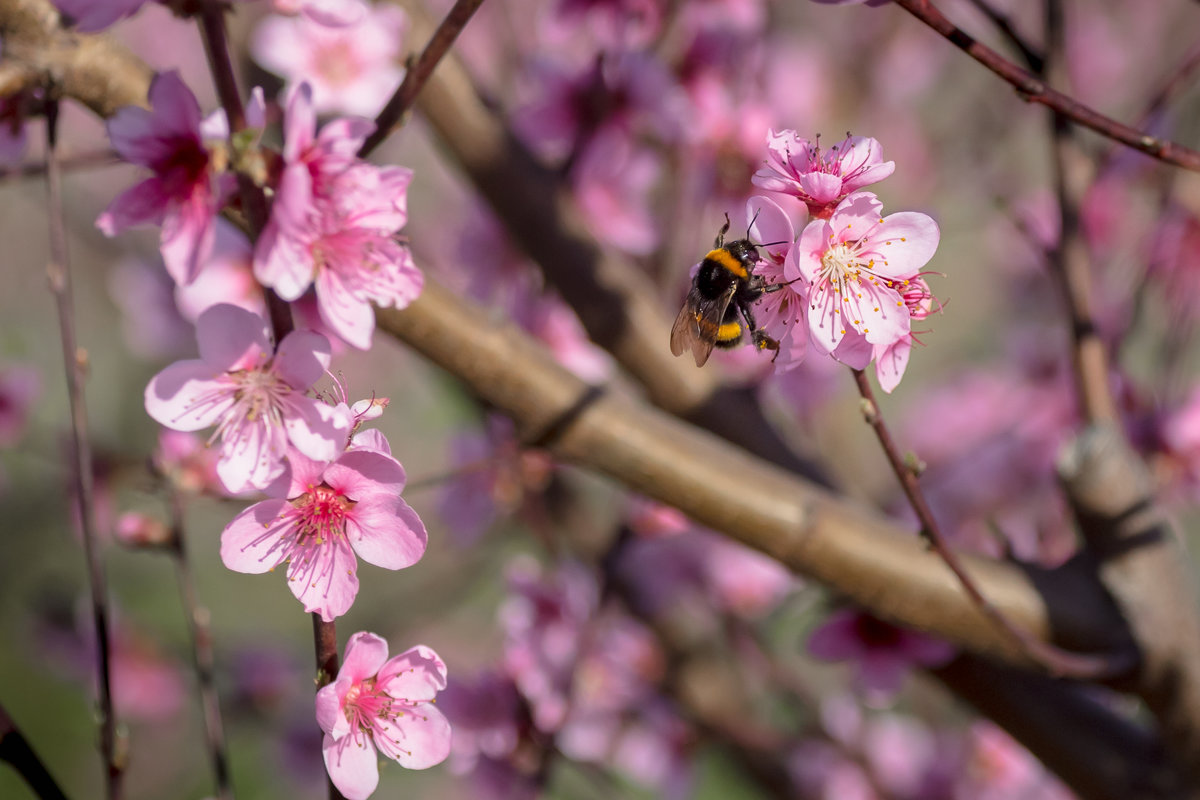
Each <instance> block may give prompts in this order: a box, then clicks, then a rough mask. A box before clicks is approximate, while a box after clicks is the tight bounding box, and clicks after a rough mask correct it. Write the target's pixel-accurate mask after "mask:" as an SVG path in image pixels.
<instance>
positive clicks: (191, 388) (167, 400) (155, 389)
mask: <svg viewBox="0 0 1200 800" xmlns="http://www.w3.org/2000/svg"><path fill="white" fill-rule="evenodd" d="M234 400H235V398H234V391H233V387H232V385H231V384H230V383H229V382H228V381H227V380H226V379H225V375H224V373H221V372H219V371H217V370H215V369H213V367H211V366H209V365H208V364H206V363H205V362H203V361H200V360H198V359H192V360H189V361H176V362H175V363H174V364H171V365H170V366H169V367H167V368H166V369H164V370H163V371H162V372H160V373H158V374H157V375H155V376H154V377H153V378H151V379H150V383H148V384H146V393H145V401H146V413H147V414H149V415H150V416H151V417H152V418H154V420H155V421H156V422H158V423H160V424H162V425H165V426H166V427H168V428H170V429H171V430H176V431H198V430H200V429H201V428H207V427H209V426H210V425H215V424H216V423H217V421H218V420H220V418H221V416H222V415H224V413H225V412H226V411H227V410H228V409H229V408H230V407H231V406H232V405H233V403H234Z"/></svg>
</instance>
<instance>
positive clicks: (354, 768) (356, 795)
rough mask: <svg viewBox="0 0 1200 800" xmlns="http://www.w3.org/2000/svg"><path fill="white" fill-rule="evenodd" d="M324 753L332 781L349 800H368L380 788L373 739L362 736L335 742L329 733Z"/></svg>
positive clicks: (343, 738)
mask: <svg viewBox="0 0 1200 800" xmlns="http://www.w3.org/2000/svg"><path fill="white" fill-rule="evenodd" d="M321 751H322V754H323V755H324V757H325V769H326V771H327V772H328V773H329V779H330V780H331V781H333V785H334V786H336V787H337V789H338V791H339V792H341V793H342V796H344V797H345V798H346V800H366V799H367V798H368V797H370V796H371V794H372V793H373V792H374V791H375V788H376V787H377V786H379V763H378V761H377V757H376V755H375V746H374V745H373V744H372V743H371V737H369V736H366V735H363V734H359V735H354V736H343V737H342V738H341V739H338V740H336V741H335V740H334V739H333V737H332V736H330V735H328V734H326V735H325V741H324V743H323V744H322V746H321Z"/></svg>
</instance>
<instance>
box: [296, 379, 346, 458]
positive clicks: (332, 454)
mask: <svg viewBox="0 0 1200 800" xmlns="http://www.w3.org/2000/svg"><path fill="white" fill-rule="evenodd" d="M283 415H284V416H283V427H284V430H285V431H286V432H287V439H288V441H290V442H291V443H292V445H293V446H294V447H295V448H296V449H297V450H298V451H300V453H301V454H302V455H305V456H308V457H309V458H311V459H313V460H315V461H333V460H334V459H335V458H337V457H338V454H339V453H341V452H342V451H343V450H345V449H346V444H347V439H349V437H350V425H351V420H350V417H349V415H348V414H346V413H345V412H344V411H343V410H339V409H337V408H335V407H334V406H331V405H329V404H327V403H324V402H322V401H320V400H317V399H316V398H313V397H306V396H304V395H302V394H299V393H293V394H291V395H289V396H288V397H287V398H286V399H285V400H284V401H283Z"/></svg>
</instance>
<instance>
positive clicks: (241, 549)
mask: <svg viewBox="0 0 1200 800" xmlns="http://www.w3.org/2000/svg"><path fill="white" fill-rule="evenodd" d="M287 506H288V504H287V502H286V501H284V500H264V501H263V502H261V503H255V504H254V505H252V506H250V507H249V508H247V509H246V510H245V511H243V512H242V513H240V514H238V515H237V516H236V517H234V518H233V520H232V521H231V522H230V523H229V524H228V525H226V526H225V530H224V531H222V533H221V562H222V563H223V564H224V565H225V566H226V567H228V568H229V569H231V570H233V571H234V572H245V573H248V574H251V575H259V574H262V573H264V572H270V571H271V570H273V569H274V568H275V567H277V566H279V565H280V564H281V563H283V560H284V558H286V557H287V550H286V549H285V548H284V547H281V546H280V544H281V541H280V540H281V539H282V538H283V536H284V534H285V533H286V532H287V531H286V528H285V527H284V525H283V524H281V521H280V515H281V514H282V513H283V512H284V511H285V510H287ZM287 524H290V523H287Z"/></svg>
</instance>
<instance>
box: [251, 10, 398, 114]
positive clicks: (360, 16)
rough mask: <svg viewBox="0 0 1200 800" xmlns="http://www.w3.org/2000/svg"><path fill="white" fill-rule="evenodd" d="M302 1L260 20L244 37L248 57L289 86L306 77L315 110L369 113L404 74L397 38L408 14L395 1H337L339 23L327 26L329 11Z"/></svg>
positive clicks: (373, 111) (383, 100)
mask: <svg viewBox="0 0 1200 800" xmlns="http://www.w3.org/2000/svg"><path fill="white" fill-rule="evenodd" d="M305 5H306V8H305V10H306V13H305V14H303V15H301V16H295V17H281V16H271V17H267V18H266V19H264V20H263V21H262V23H261V24H260V25H259V26H258V28H257V29H256V30H255V32H254V36H253V38H252V40H251V42H250V52H251V53H252V54H253V56H254V60H255V61H257V62H258V63H260V64H262V65H263V66H264V67H266V68H267V69H269V70H270V71H271V72H274V73H276V74H278V75H282V76H283V77H284V78H285V79H286V80H287V82H288V84H289V86H296V85H298V84H299V83H301V82H305V81H306V82H308V83H309V84H310V85H311V86H312V90H313V105H314V107H315V108H316V110H317V111H318V112H320V113H327V112H332V113H345V114H354V115H357V116H363V117H373V116H375V115H376V114H378V113H379V111H380V109H382V108H383V104H384V102H385V101H386V100H387V98H388V97H390V96H391V94H392V92H394V91H395V90H396V87H397V86H399V85H400V80H401V79H402V78H403V77H404V70H403V68H401V66H400V58H401V55H402V53H401V43H402V40H403V35H404V32H405V30H406V28H407V27H408V17H407V16H406V15H405V13H404V11H403V10H402V9H401V8H399V7H398V6H394V5H391V4H389V3H378V4H375V5H371V4H367V3H362V2H361V0H359V1H358V2H355V3H341V4H340V5H341V6H342V8H340V9H338V10H337V13H336V14H335V18H336V19H337V20H340V21H341V23H342V24H339V25H337V26H330V25H329V24H328V23H329V22H330V20H331V17H330V16H329V15H328V13H323V12H327V11H328V8H326V9H323V10H321V11H317V13H316V14H313V11H314V10H315V9H314V7H313V4H312V3H307V4H305ZM326 5H330V4H329V3H326ZM354 5H357V6H359V9H358V10H357V11H355V10H354V9H353V7H352V6H354Z"/></svg>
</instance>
